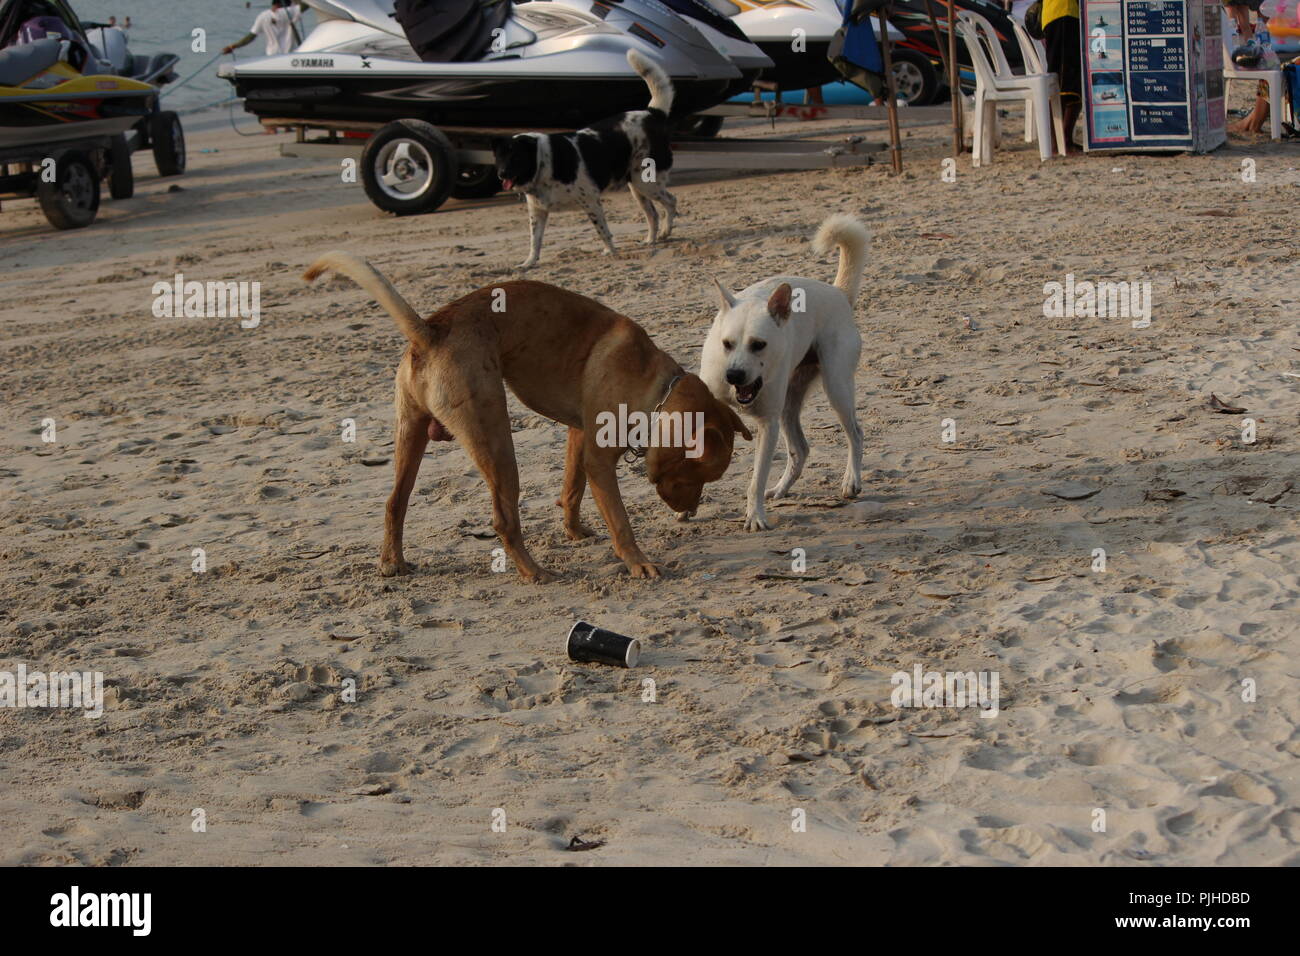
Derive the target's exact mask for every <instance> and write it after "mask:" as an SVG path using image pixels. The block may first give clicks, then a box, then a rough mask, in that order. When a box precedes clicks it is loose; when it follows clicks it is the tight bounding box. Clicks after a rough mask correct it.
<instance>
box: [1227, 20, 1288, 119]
mask: <svg viewBox="0 0 1300 956" xmlns="http://www.w3.org/2000/svg"><path fill="white" fill-rule="evenodd" d="M1219 22H1220V23H1221V24H1222V28H1221V30H1220V33H1221V34H1222V36H1221V39H1222V41H1223V87H1224V89H1223V96H1224V98H1225V99H1226V98H1227V96H1228V90H1229V89H1231V87H1232V81H1233V80H1253V81H1255V82H1258V81H1259V80H1263V81H1264V82H1265V83H1267V84H1268V127H1269V129H1268V132H1269V136H1270V137H1271V138H1272V139H1273V141H1274V142H1277V141H1278V140H1280V139H1281V138H1282V90H1283V89H1284V88H1285V87H1284V82H1285V81H1284V79H1283V77H1282V70H1281V69H1280V68H1279V69H1274V70H1247V69H1243V68H1242V67H1239V66H1237V64H1235V63H1233V62H1232V48H1233V47H1234V46H1235V45H1236V44H1234V43H1233V39H1232V38H1233V37H1235V36H1236V27H1235V25H1234V24H1233V23H1232V21H1231V20H1230V19H1229V18H1228V14H1227V11H1225V10H1222V9H1221V10H1220V19H1219Z"/></svg>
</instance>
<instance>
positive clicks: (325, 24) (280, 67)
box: [217, 0, 761, 129]
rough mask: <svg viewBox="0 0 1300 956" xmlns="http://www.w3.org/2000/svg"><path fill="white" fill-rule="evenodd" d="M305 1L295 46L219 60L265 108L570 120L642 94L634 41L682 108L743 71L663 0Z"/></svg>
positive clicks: (715, 95) (340, 118) (625, 105)
mask: <svg viewBox="0 0 1300 956" xmlns="http://www.w3.org/2000/svg"><path fill="white" fill-rule="evenodd" d="M307 3H308V5H309V6H311V7H313V8H314V9H315V11H316V13H317V14H318V23H317V25H316V27H315V29H313V30H312V31H311V33H309V34H308V35H307V37H306V38H305V39H304V40H303V42H302V44H301V45H300V46H299V47H298V48H297V49H296V50H294V51H293V52H292V53H287V54H282V55H279V56H270V57H261V58H258V59H254V60H247V61H242V62H236V63H234V64H229V63H227V64H223V65H222V66H221V68H220V69H219V70H218V71H217V72H218V75H219V76H222V77H225V78H226V79H227V80H229V81H230V82H231V83H232V84H233V85H234V87H235V92H236V93H237V94H238V95H239V96H242V97H243V98H244V108H245V109H246V110H247V111H249V112H250V113H253V114H255V115H257V116H258V117H259V118H262V119H270V118H274V119H287V120H300V121H303V122H305V123H310V122H311V121H312V120H319V121H330V122H346V121H364V122H366V123H387V122H392V121H395V120H402V119H418V120H424V121H426V122H429V123H434V124H439V125H444V126H463V127H468V128H474V129H484V128H504V127H520V126H524V127H529V128H533V129H537V128H548V127H554V128H565V129H573V128H576V127H579V126H582V125H585V124H587V123H590V122H593V121H595V120H597V119H601V118H604V117H607V116H611V115H613V114H615V113H619V112H622V111H625V110H631V109H642V108H644V107H645V104H646V101H647V92H646V87H645V82H644V81H643V80H642V79H641V77H640V76H638V75H637V74H636V72H635V71H634V70H633V69H632V67H631V66H630V65H629V64H628V62H627V51H628V50H629V49H636V50H638V51H640V52H641V53H643V54H645V55H646V56H649V57H651V58H652V59H654V60H655V61H656V62H658V64H659V65H660V66H661V67H663V68H664V70H665V71H666V72H667V73H668V74H669V76H670V77H671V78H672V81H673V87H674V89H675V99H674V107H673V111H674V113H675V114H680V115H687V114H690V113H694V112H696V111H698V110H701V109H706V108H707V107H709V106H713V105H715V104H717V103H720V102H722V101H724V100H725V99H726V98H727V96H728V95H730V91H731V90H732V89H733V88H734V86H735V84H736V83H737V82H738V81H739V80H742V79H743V75H742V72H741V70H740V68H739V67H738V66H737V65H736V63H733V62H732V60H731V59H730V58H729V57H728V56H726V55H724V54H723V53H722V52H720V51H719V49H718V47H717V46H716V45H715V44H714V43H711V42H710V41H709V39H707V38H706V37H705V36H704V34H703V33H702V32H701V30H700V29H697V23H699V22H700V21H695V20H685V19H682V18H681V17H679V16H677V15H676V14H674V13H673V11H671V10H670V9H669V8H668V7H666V6H664V5H663V4H661V3H659V2H658V0H594V2H593V0H529V2H515V3H510V2H509V0H399V2H398V3H397V5H396V6H397V10H395V9H394V3H393V0H307ZM399 13H400V15H401V19H400V20H399V17H398V15H397V14H399ZM718 36H725V34H723V33H721V32H720V31H719V32H718ZM729 41H730V42H733V43H734V42H738V41H737V40H736V38H735V37H734V36H732V37H730V38H729ZM754 53H755V54H756V55H758V56H761V54H758V51H757V50H755V51H754ZM747 67H748V68H750V69H752V70H754V71H756V70H757V68H758V66H757V64H755V63H749V64H747Z"/></svg>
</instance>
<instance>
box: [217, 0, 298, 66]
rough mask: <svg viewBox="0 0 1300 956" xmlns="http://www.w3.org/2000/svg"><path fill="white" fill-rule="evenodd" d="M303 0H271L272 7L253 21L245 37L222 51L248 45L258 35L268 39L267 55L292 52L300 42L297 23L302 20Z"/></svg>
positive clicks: (230, 50) (226, 51)
mask: <svg viewBox="0 0 1300 956" xmlns="http://www.w3.org/2000/svg"><path fill="white" fill-rule="evenodd" d="M304 8H305V5H304V3H303V2H302V0H298V2H297V4H294V3H293V2H292V0H271V9H269V10H263V11H262V12H261V13H259V14H258V15H257V19H256V20H254V21H253V26H252V28H251V29H250V30H249V32H248V33H247V34H246V35H245V36H244V38H243V39H241V40H237V41H236V42H234V43H232V44H230V46H227V47H224V48H222V50H221V52H222V53H230V52H232V51H233V50H237V49H239V48H240V47H241V46H247V45H248V44H250V43H252V42H253V40H255V39H256V38H257V37H262V38H263V39H265V40H266V55H267V56H275V55H276V54H278V53H291V52H293V48H294V47H296V46H297V45H298V43H299V42H300V40H299V38H298V30H297V25H298V24H299V23H301V22H302V11H303V9H304Z"/></svg>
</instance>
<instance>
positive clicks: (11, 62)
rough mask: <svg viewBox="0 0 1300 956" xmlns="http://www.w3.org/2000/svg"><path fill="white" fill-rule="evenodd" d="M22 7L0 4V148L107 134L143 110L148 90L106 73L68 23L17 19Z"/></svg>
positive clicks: (151, 95)
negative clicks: (0, 7) (1, 6)
mask: <svg viewBox="0 0 1300 956" xmlns="http://www.w3.org/2000/svg"><path fill="white" fill-rule="evenodd" d="M24 6H25V5H24V4H23V3H21V2H18V3H10V4H6V5H5V6H4V7H3V9H0V149H6V148H15V147H32V148H39V147H43V146H48V145H50V144H52V143H61V142H68V141H72V140H81V139H87V138H92V137H97V136H113V135H115V134H118V133H124V132H126V131H127V130H129V129H131V128H132V127H133V126H135V125H136V124H137V123H139V122H140V121H141V120H142V119H143V118H145V117H146V116H148V115H149V113H150V111H151V110H152V107H153V101H154V99H155V97H156V96H157V95H158V90H157V88H156V87H154V86H152V85H150V84H148V83H144V82H141V81H140V80H135V79H131V78H129V77H125V76H118V75H114V74H113V73H112V72H111V70H110V68H109V66H108V64H106V63H102V62H101V61H100V60H99V59H98V58H97V56H96V54H95V51H94V50H93V49H92V48H91V47H90V45H89V44H88V43H86V42H85V39H84V34H82V33H81V32H80V31H79V29H78V28H77V27H78V26H79V25H77V24H76V21H75V20H73V21H72V25H69V24H68V22H67V21H65V20H63V19H62V18H61V17H59V18H56V17H51V16H40V17H28V18H26V19H22V20H19V19H18V17H19V16H21V15H22V14H23V13H25V12H29V11H28V10H26V9H24ZM30 6H34V7H37V8H38V9H39V8H43V9H55V7H54V6H53V5H52V4H46V3H41V4H32V5H30Z"/></svg>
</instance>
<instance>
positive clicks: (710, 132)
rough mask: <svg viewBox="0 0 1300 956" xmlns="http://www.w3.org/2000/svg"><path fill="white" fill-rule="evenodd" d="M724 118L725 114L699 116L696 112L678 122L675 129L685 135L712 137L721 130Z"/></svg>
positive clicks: (702, 137) (703, 137)
mask: <svg viewBox="0 0 1300 956" xmlns="http://www.w3.org/2000/svg"><path fill="white" fill-rule="evenodd" d="M726 119H727V118H726V117H725V116H701V115H700V114H698V113H696V114H694V115H691V116H688V117H686V118H685V119H683V120H682V121H681V122H680V123H678V124H677V130H678V132H680V133H683V134H685V135H687V136H698V137H700V138H701V139H712V138H713V137H714V136H717V135H718V134H719V133H720V132H722V124H723V123H725V122H726Z"/></svg>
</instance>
